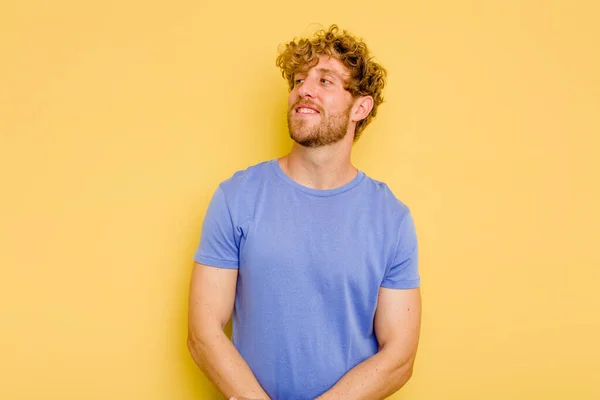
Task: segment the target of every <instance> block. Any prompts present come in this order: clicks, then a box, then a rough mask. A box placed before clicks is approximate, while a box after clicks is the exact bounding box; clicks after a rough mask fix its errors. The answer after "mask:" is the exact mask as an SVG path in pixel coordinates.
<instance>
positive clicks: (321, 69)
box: [295, 68, 344, 81]
mask: <svg viewBox="0 0 600 400" xmlns="http://www.w3.org/2000/svg"><path fill="white" fill-rule="evenodd" d="M317 71H319V72H321V73H323V74H331V75H333V76H335V77H336V78H338V79H339V80H341V81H344V78H343V77H342V75H341V74H340V73H339V72H337V71H334V70H332V69H329V68H317ZM306 73H308V71H298V72H296V73H295V75H298V74H306Z"/></svg>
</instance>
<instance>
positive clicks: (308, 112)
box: [294, 104, 320, 115]
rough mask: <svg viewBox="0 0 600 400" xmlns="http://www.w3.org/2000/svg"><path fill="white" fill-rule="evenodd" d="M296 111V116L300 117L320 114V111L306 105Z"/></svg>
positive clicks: (298, 107) (300, 106)
mask: <svg viewBox="0 0 600 400" xmlns="http://www.w3.org/2000/svg"><path fill="white" fill-rule="evenodd" d="M294 111H295V112H296V114H298V115H315V114H320V113H319V111H318V110H317V109H316V108H314V107H311V106H307V105H305V104H301V105H299V106H297V107H296V108H295V109H294Z"/></svg>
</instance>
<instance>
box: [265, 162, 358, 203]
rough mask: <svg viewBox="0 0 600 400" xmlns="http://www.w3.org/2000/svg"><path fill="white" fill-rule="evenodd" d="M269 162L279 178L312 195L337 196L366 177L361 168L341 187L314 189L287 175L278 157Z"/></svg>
mask: <svg viewBox="0 0 600 400" xmlns="http://www.w3.org/2000/svg"><path fill="white" fill-rule="evenodd" d="M269 164H271V167H272V168H273V171H274V172H275V174H276V175H277V176H278V177H279V178H281V180H283V181H284V182H285V183H287V184H288V185H290V186H292V187H293V188H294V189H296V190H299V191H301V192H304V193H307V194H310V195H312V196H318V197H331V196H335V195H338V194H341V193H344V192H347V191H348V190H350V189H353V188H354V187H355V186H356V185H358V184H359V183H360V182H362V180H363V178H364V177H365V173H364V172H362V171H361V170H358V173H357V174H356V176H355V177H354V178H352V180H351V181H350V182H348V183H346V184H344V185H342V186H340V187H337V188H334V189H313V188H310V187H308V186H304V185H301V184H299V183H298V182H296V181H295V180H293V179H292V178H290V177H289V176H287V175H286V173H285V172H283V170H282V169H281V166H280V165H279V159H278V158H276V159H274V160H271V161H269Z"/></svg>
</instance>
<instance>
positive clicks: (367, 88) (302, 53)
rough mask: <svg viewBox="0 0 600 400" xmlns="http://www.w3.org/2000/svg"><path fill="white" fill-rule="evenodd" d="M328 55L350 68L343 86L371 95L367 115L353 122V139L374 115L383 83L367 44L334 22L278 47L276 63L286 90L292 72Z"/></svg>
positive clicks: (355, 94)
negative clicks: (348, 76) (285, 83)
mask: <svg viewBox="0 0 600 400" xmlns="http://www.w3.org/2000/svg"><path fill="white" fill-rule="evenodd" d="M320 55H327V56H329V57H333V58H335V59H337V60H339V61H340V62H341V63H342V64H343V65H344V66H345V67H346V68H347V69H348V70H349V72H350V78H349V79H348V81H347V82H345V83H344V89H346V90H347V91H348V92H350V94H351V95H352V96H353V97H354V98H356V97H359V96H371V97H372V98H373V109H372V110H371V112H370V113H369V115H367V117H366V118H365V119H363V120H361V121H358V123H357V124H356V130H355V132H354V140H355V141H356V140H358V138H359V136H360V134H361V133H362V131H363V130H364V129H365V127H366V126H367V125H368V124H369V122H371V120H372V119H373V118H374V117H375V116H376V115H377V107H378V106H379V105H380V104H381V103H383V96H382V93H381V92H382V90H383V87H384V86H385V79H386V76H387V71H386V70H385V69H384V68H383V67H382V66H381V65H379V64H378V63H376V62H375V61H373V57H372V56H371V55H370V53H369V50H368V49H367V45H366V44H365V43H364V42H363V41H362V40H360V39H357V38H355V37H354V36H352V35H351V34H350V33H348V32H347V31H345V30H344V31H341V32H340V30H339V28H338V27H337V25H331V26H330V27H329V29H328V30H324V29H322V30H319V31H317V32H315V34H314V37H313V38H312V39H307V38H300V39H294V40H292V41H291V42H289V43H287V44H285V46H284V47H283V49H280V51H279V56H278V57H277V61H276V65H277V66H278V67H279V68H281V75H282V76H283V77H284V78H285V79H287V81H288V85H289V90H292V89H293V88H294V74H295V73H296V72H298V71H299V70H301V69H304V68H307V67H308V68H312V67H314V66H315V65H317V64H318V63H319V56H320Z"/></svg>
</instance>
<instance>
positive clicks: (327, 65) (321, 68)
mask: <svg viewBox="0 0 600 400" xmlns="http://www.w3.org/2000/svg"><path fill="white" fill-rule="evenodd" d="M310 71H316V72H329V73H333V74H336V75H339V77H340V78H342V79H344V80H345V79H347V78H348V77H350V71H348V68H346V66H344V64H342V63H341V61H339V60H338V59H336V58H334V57H330V56H327V55H320V56H319V61H318V63H317V64H316V65H314V66H312V67H309V64H305V65H304V66H302V67H300V68H298V71H297V73H307V72H310Z"/></svg>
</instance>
